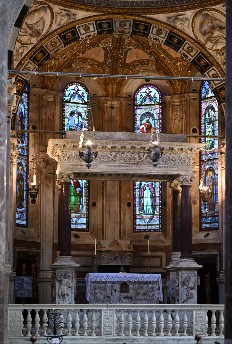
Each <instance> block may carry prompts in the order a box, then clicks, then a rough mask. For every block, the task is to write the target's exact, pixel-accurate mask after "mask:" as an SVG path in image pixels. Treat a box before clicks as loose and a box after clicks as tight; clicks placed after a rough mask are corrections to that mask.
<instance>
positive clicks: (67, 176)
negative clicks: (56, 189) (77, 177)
mask: <svg viewBox="0 0 232 344" xmlns="http://www.w3.org/2000/svg"><path fill="white" fill-rule="evenodd" d="M71 179H74V174H73V173H67V174H65V173H62V172H59V173H58V175H57V182H58V184H61V183H65V182H67V183H68V182H70V180H71Z"/></svg>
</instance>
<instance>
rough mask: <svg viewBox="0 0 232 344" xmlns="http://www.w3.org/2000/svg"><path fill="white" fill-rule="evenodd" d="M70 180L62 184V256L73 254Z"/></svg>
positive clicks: (60, 232) (59, 229) (60, 247)
mask: <svg viewBox="0 0 232 344" xmlns="http://www.w3.org/2000/svg"><path fill="white" fill-rule="evenodd" d="M69 203H70V181H62V182H61V184H60V199H59V222H58V248H59V251H60V256H62V257H63V256H71V211H70V208H69Z"/></svg>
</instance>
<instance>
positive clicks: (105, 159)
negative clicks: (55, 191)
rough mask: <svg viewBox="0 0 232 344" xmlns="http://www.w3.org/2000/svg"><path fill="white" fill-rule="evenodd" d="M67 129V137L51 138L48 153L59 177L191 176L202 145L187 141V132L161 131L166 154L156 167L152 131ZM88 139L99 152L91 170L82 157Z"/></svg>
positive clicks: (163, 177)
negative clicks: (128, 131)
mask: <svg viewBox="0 0 232 344" xmlns="http://www.w3.org/2000/svg"><path fill="white" fill-rule="evenodd" d="M80 135H81V132H78V131H75V132H74V131H71V132H67V133H66V136H65V138H64V139H50V140H49V142H48V150H47V153H48V155H49V156H50V157H51V158H53V159H55V160H56V161H57V163H58V165H57V175H58V179H63V177H64V176H70V178H71V179H72V178H83V179H104V180H107V179H108V180H111V179H118V180H121V179H130V180H138V179H139V180H154V179H155V180H160V181H162V180H170V181H171V180H173V179H175V178H178V177H179V176H180V175H182V176H187V177H192V176H193V167H192V157H193V156H194V155H195V154H196V153H198V152H199V150H200V149H202V148H203V145H202V144H198V143H195V144H193V143H187V137H186V136H185V135H176V134H159V139H160V143H159V146H160V147H161V148H162V150H163V155H162V157H161V158H160V159H159V161H158V163H157V165H156V166H154V165H153V162H152V160H151V159H150V156H149V155H150V152H149V148H151V147H153V146H154V145H153V144H152V143H151V141H150V138H151V135H150V134H141V133H126V132H93V131H86V132H84V140H83V146H82V148H79V142H80ZM87 140H91V141H92V142H93V146H92V150H93V151H97V152H98V156H97V158H96V160H94V161H93V162H92V165H91V167H90V168H89V169H88V168H87V166H86V164H85V162H83V161H82V160H81V158H80V157H79V151H85V150H86V147H85V144H86V142H87Z"/></svg>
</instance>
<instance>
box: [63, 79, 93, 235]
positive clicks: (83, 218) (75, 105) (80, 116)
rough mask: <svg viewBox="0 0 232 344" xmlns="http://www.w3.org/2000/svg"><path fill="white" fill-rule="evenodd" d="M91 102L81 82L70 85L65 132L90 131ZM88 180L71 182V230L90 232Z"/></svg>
mask: <svg viewBox="0 0 232 344" xmlns="http://www.w3.org/2000/svg"><path fill="white" fill-rule="evenodd" d="M89 117H90V100H89V91H88V89H87V88H86V87H85V86H84V85H82V84H81V83H79V82H73V83H69V84H68V85H67V86H66V87H65V88H64V94H63V118H62V119H63V130H64V131H70V130H72V131H80V130H83V129H85V130H88V129H89ZM88 184H89V183H88V181H86V180H79V179H78V180H77V179H76V180H71V182H70V210H71V229H73V230H78V231H83V232H86V231H88V190H89V185H88Z"/></svg>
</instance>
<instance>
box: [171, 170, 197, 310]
mask: <svg viewBox="0 0 232 344" xmlns="http://www.w3.org/2000/svg"><path fill="white" fill-rule="evenodd" d="M178 181H179V183H180V185H181V189H182V191H181V221H180V224H179V227H178V230H180V233H179V240H180V242H181V243H180V244H178V246H177V247H178V249H180V251H181V257H180V259H179V260H176V261H175V263H174V264H172V265H171V264H170V265H169V266H168V267H167V270H168V271H169V278H168V280H167V294H168V297H169V300H170V302H173V303H180V304H194V303H197V286H198V277H197V271H198V269H199V268H201V265H198V264H197V263H196V262H195V260H194V259H193V258H192V204H191V184H192V178H191V177H185V176H181V177H180V178H178ZM179 202H180V200H179ZM179 214H180V213H179Z"/></svg>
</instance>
